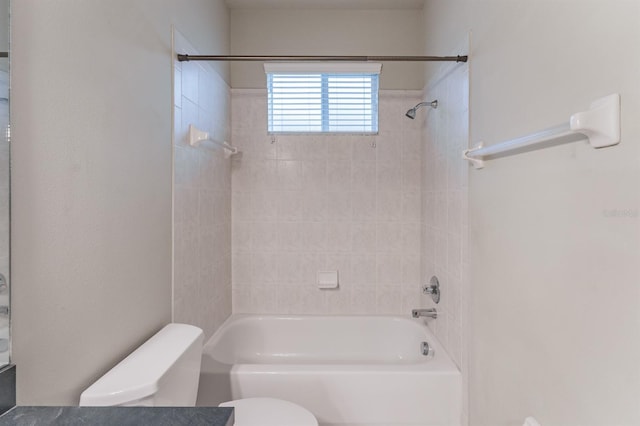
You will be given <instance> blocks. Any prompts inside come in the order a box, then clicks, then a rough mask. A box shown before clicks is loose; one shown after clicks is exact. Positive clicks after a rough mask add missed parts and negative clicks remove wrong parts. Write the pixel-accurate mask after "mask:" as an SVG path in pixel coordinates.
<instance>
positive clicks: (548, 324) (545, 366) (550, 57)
mask: <svg viewBox="0 0 640 426" xmlns="http://www.w3.org/2000/svg"><path fill="white" fill-rule="evenodd" d="M443 3H444V2H439V1H427V6H426V13H425V16H426V18H425V27H426V28H427V29H431V31H433V34H453V36H452V37H451V38H449V39H448V40H449V41H447V39H443V40H442V41H441V45H440V46H441V48H443V49H447V48H449V49H453V48H455V47H456V46H455V44H453V45H451V44H448V43H456V40H459V39H460V38H462V37H464V36H465V34H466V31H467V30H469V29H471V30H472V33H471V48H470V55H471V62H470V77H471V86H470V87H471V103H470V112H471V127H470V131H471V141H472V142H475V141H479V140H483V141H485V143H488V144H490V143H494V142H496V141H499V140H502V139H505V138H510V137H515V136H520V135H524V134H526V133H528V132H532V131H536V130H540V129H543V128H545V127H549V126H552V125H554V124H557V123H561V122H564V121H566V120H568V117H569V116H570V115H571V114H572V113H574V112H577V111H580V110H584V109H586V108H588V106H589V103H590V102H591V101H593V100H594V99H597V98H599V97H601V96H604V95H608V94H610V93H614V92H618V93H620V94H621V96H622V142H621V144H620V145H619V146H616V147H613V148H607V149H602V150H593V149H592V148H590V147H589V146H588V145H587V144H585V143H584V142H577V143H573V144H569V145H564V146H556V147H553V148H547V149H544V150H539V151H534V152H529V153H526V154H521V155H516V156H510V157H507V158H502V159H498V160H495V161H491V162H489V163H488V164H487V167H486V168H485V169H484V170H481V171H475V170H471V171H470V182H469V197H470V200H469V202H470V204H469V232H470V262H471V263H470V277H471V295H470V296H471V311H470V315H471V317H470V324H471V340H470V359H469V363H470V373H471V377H470V390H471V393H470V424H471V425H474V426H476V425H477V426H484V425H486V426H499V425H520V424H522V422H523V419H524V417H525V416H527V415H534V416H535V417H536V418H537V419H538V420H539V421H540V423H541V424H543V425H549V426H554V425H555V426H571V425H635V424H638V423H640V408H639V407H640V406H639V405H638V395H640V366H639V365H638V362H637V360H638V359H640V340H639V339H638V336H639V335H640V318H639V315H640V298H639V290H640V284H639V283H640V279H639V278H640V271H639V270H638V267H637V264H638V262H639V260H640V238H639V237H640V222H639V217H640V216H639V215H638V211H639V208H640V199H639V194H640V193H639V191H638V189H639V182H640V181H639V178H640V173H639V171H640V170H639V168H638V161H637V158H638V154H639V148H640V140H639V139H640V125H639V124H638V122H637V120H636V119H635V117H637V116H638V113H640V102H639V99H640V96H639V95H640V86H639V85H638V83H637V76H638V75H640V59H639V55H638V53H640V52H639V50H640V48H639V45H638V43H637V40H638V39H639V37H640V28H639V27H638V26H637V22H638V20H639V19H640V4H639V3H638V2H636V1H624V0H615V1H608V2H602V1H562V2H551V1H545V2H526V1H493V0H480V1H460V2H456V3H452V4H450V5H444V4H443ZM456 16H471V17H473V18H472V20H471V21H470V22H468V21H467V22H465V20H462V21H460V20H456V19H454V18H455V17H456ZM428 34H431V33H428ZM427 39H428V38H427ZM427 45H429V43H427ZM616 212H630V213H631V214H630V215H624V214H623V215H620V214H618V215H617V216H616V214H615V213H616Z"/></svg>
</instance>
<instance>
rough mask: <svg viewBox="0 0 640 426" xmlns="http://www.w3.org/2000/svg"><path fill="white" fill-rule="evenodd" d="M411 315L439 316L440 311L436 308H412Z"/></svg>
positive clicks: (416, 316) (415, 316) (418, 316)
mask: <svg viewBox="0 0 640 426" xmlns="http://www.w3.org/2000/svg"><path fill="white" fill-rule="evenodd" d="M411 316H412V317H414V318H420V317H427V318H433V319H435V318H438V311H436V310H435V309H412V310H411Z"/></svg>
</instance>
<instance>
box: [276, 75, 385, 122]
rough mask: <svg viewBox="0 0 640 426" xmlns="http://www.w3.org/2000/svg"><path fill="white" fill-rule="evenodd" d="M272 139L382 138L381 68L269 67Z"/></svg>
mask: <svg viewBox="0 0 640 426" xmlns="http://www.w3.org/2000/svg"><path fill="white" fill-rule="evenodd" d="M265 70H266V72H267V91H268V132H269V133H357V134H377V133H378V76H379V72H380V64H370V63H364V64H290V63H288V64H265Z"/></svg>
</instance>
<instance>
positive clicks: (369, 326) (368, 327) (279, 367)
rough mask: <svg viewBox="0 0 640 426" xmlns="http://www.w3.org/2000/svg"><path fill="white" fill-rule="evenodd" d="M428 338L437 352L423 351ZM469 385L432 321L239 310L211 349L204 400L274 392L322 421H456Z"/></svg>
mask: <svg viewBox="0 0 640 426" xmlns="http://www.w3.org/2000/svg"><path fill="white" fill-rule="evenodd" d="M424 341H426V342H428V343H429V345H431V346H432V348H433V349H434V355H433V356H431V357H428V356H424V355H423V354H422V352H421V343H422V342H424ZM461 388H462V383H461V377H460V372H459V370H458V369H457V367H456V366H455V365H454V363H453V362H452V361H451V360H450V359H449V357H448V355H447V354H446V352H445V351H444V349H442V347H441V346H440V344H439V342H438V341H437V339H436V338H435V336H433V334H432V333H431V332H430V331H429V329H428V328H427V327H426V326H425V325H424V324H423V321H422V320H413V319H410V318H402V317H388V316H338V317H323V316H262V315H260V316H256V315H253V316H248V315H233V316H231V317H230V318H229V319H228V320H227V321H226V322H225V323H224V324H223V325H222V327H221V328H220V329H219V330H218V331H217V332H216V333H215V334H214V335H213V337H212V338H211V339H210V340H209V341H208V342H207V343H206V345H205V346H204V349H203V359H202V373H201V376H200V389H199V392H198V405H217V404H219V403H220V402H222V401H226V400H230V399H238V398H249V397H259V396H269V397H274V398H282V399H285V400H288V401H291V402H294V403H296V404H300V405H302V406H304V407H305V408H307V409H309V410H310V411H311V412H313V413H314V415H315V416H316V417H317V418H318V420H319V422H320V424H322V425H332V426H333V425H341V426H346V425H349V426H352V425H359V426H360V425H361V426H364V425H367V426H370V425H379V426H382V425H385V426H392V425H393V426H396V425H397V426H400V425H402V426H406V425H424V426H426V425H429V426H432V425H433V426H436V425H437V426H453V425H458V424H459V423H460V415H461V413H460V410H461V398H462V392H461Z"/></svg>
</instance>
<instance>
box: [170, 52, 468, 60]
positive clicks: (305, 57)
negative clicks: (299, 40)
mask: <svg viewBox="0 0 640 426" xmlns="http://www.w3.org/2000/svg"><path fill="white" fill-rule="evenodd" d="M467 58H468V57H467V56H466V55H465V56H461V55H458V56H308V55H297V56H296V55H290V56H255V55H249V56H246V55H183V54H180V53H179V54H178V61H180V62H189V61H259V62H265V61H267V62H268V61H281V62H306V61H313V62H319V61H323V62H325V61H326V62H340V61H349V62H367V61H377V62H467Z"/></svg>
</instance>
